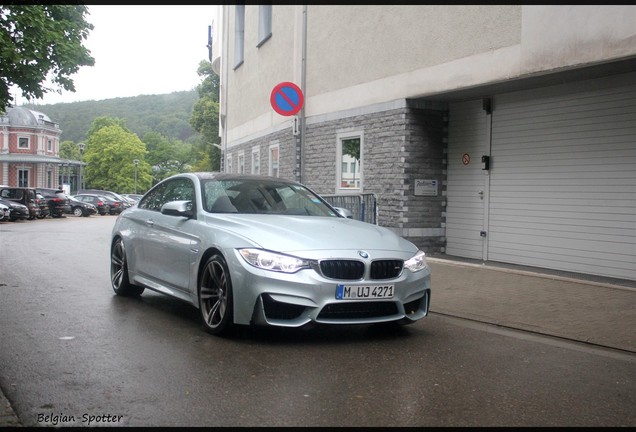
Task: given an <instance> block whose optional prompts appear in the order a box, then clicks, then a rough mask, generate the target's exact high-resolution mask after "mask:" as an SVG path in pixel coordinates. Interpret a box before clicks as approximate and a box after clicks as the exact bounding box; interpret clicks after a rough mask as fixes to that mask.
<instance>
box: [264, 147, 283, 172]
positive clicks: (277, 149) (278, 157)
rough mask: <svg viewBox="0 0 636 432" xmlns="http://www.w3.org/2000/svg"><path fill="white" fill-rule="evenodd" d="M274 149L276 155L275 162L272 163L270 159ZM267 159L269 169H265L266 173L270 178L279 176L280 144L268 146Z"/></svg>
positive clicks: (272, 160)
mask: <svg viewBox="0 0 636 432" xmlns="http://www.w3.org/2000/svg"><path fill="white" fill-rule="evenodd" d="M274 149H275V150H276V154H277V157H276V161H274V159H273V157H272V154H273V151H274ZM268 158H269V167H268V168H267V173H268V174H269V175H270V176H272V177H279V176H280V144H278V143H276V144H270V146H269V152H268ZM274 164H276V172H275V173H274Z"/></svg>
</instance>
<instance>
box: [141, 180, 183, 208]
mask: <svg viewBox="0 0 636 432" xmlns="http://www.w3.org/2000/svg"><path fill="white" fill-rule="evenodd" d="M170 201H192V204H193V205H194V185H193V184H192V181H190V180H189V179H183V178H182V179H174V180H170V181H167V182H165V183H162V184H160V185H157V186H156V187H155V188H154V189H153V190H151V191H150V192H149V193H148V194H147V195H146V196H145V197H144V198H143V199H142V200H141V201H139V204H138V205H137V207H139V208H143V209H146V210H154V211H161V207H162V206H163V205H164V204H165V203H167V202H170Z"/></svg>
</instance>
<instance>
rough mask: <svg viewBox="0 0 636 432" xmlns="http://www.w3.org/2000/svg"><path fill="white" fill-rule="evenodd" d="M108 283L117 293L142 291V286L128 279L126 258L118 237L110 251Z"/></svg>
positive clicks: (137, 294) (138, 292)
mask: <svg viewBox="0 0 636 432" xmlns="http://www.w3.org/2000/svg"><path fill="white" fill-rule="evenodd" d="M110 283H111V285H112V287H113V290H114V291H115V294H117V295H121V296H139V295H141V293H143V292H144V288H143V287H140V286H137V285H133V284H131V283H130V281H129V279H128V260H127V259H126V250H125V249H124V242H123V240H122V239H120V238H118V239H117V240H115V243H113V246H112V248H111V252H110Z"/></svg>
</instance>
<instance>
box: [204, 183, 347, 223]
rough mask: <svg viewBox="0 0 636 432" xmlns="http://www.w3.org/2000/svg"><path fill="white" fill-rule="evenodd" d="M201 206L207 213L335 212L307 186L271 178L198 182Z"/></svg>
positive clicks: (324, 214) (325, 213) (320, 213)
mask: <svg viewBox="0 0 636 432" xmlns="http://www.w3.org/2000/svg"><path fill="white" fill-rule="evenodd" d="M202 189H203V206H204V208H205V210H206V211H208V212H210V213H248V214H254V213H256V214H279V215H282V214H284V215H304V216H335V217H337V214H336V213H335V212H334V211H333V210H332V209H331V208H330V207H328V206H327V205H326V204H325V203H324V202H323V201H322V200H321V199H320V198H319V197H318V196H316V195H315V194H314V193H312V192H311V191H310V190H309V189H307V188H305V187H303V186H301V185H297V184H289V183H284V182H276V181H271V180H210V181H204V182H203V183H202Z"/></svg>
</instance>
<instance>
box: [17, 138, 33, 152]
mask: <svg viewBox="0 0 636 432" xmlns="http://www.w3.org/2000/svg"><path fill="white" fill-rule="evenodd" d="M23 140H26V147H22V145H21V143H22V142H23ZM30 148H31V140H30V139H29V137H26V136H19V137H18V149H19V150H29V149H30Z"/></svg>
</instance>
